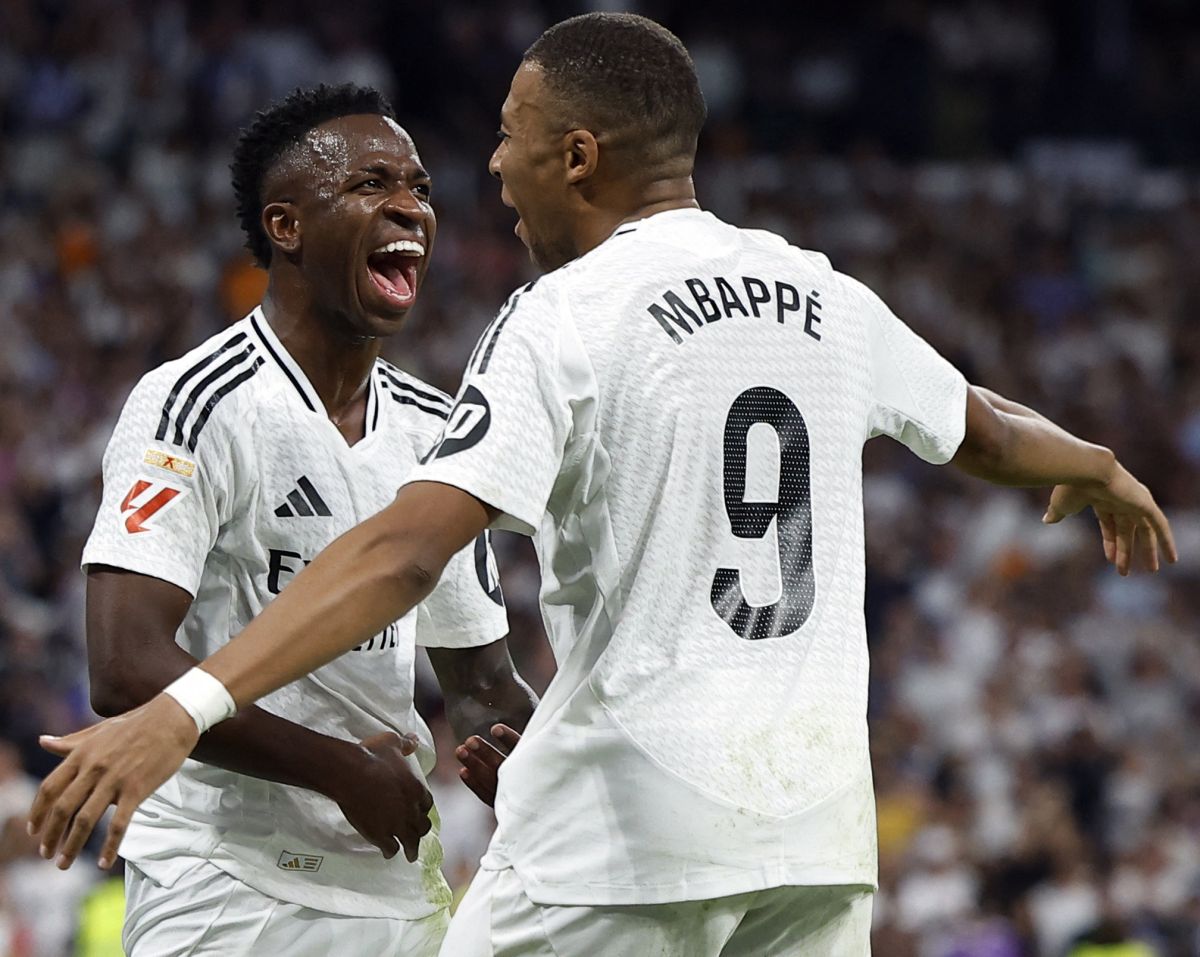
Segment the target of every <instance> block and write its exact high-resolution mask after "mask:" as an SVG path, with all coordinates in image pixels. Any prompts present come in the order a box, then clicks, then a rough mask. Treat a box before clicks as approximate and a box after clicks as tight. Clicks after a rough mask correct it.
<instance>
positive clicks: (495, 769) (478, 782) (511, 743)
mask: <svg viewBox="0 0 1200 957" xmlns="http://www.w3.org/2000/svg"><path fill="white" fill-rule="evenodd" d="M492 737H493V738H494V739H495V740H496V744H498V745H499V747H497V746H496V744H492V743H491V742H490V741H485V740H484V739H483V738H481V737H480V736H479V735H477V734H473V735H471V736H470V737H469V738H467V740H466V741H464V742H463V743H462V744H460V745H459V746H458V747H457V748H455V749H454V756H455V757H456V758H458V762H459V764H461V765H462V767H461V768H459V771H458V776H459V777H460V778H462V779H463V781H464V783H465V784H466V785H467V787H469V788H470V789H471V790H472V791H474V792H475V796H476V797H478V798H479V800H481V801H482V802H483V803H484V804H486V805H487V806H488V807H493V806H495V804H496V783H497V779H498V775H499V772H500V765H501V764H503V763H504V759H505V757H506V756H507V755H508V754H509V753H510V752H511V751H512V749H513V748H515V747H516V746H517V742H518V741H520V740H521V735H520V734H518V733H517V732H516V731H514V730H513V729H512V728H510V727H509V726H508V725H506V724H494V725H492ZM501 749H503V750H501Z"/></svg>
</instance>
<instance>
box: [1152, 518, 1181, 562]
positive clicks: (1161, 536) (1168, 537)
mask: <svg viewBox="0 0 1200 957" xmlns="http://www.w3.org/2000/svg"><path fill="white" fill-rule="evenodd" d="M1147 520H1148V521H1149V522H1150V526H1151V527H1152V528H1153V529H1154V534H1155V536H1156V537H1157V538H1158V544H1159V547H1161V548H1162V550H1163V554H1164V555H1166V556H1167V561H1169V562H1172V563H1174V562H1177V561H1179V552H1178V551H1177V550H1176V549H1175V536H1174V534H1172V532H1171V523H1170V522H1168V521H1167V516H1166V515H1164V514H1163V513H1162V509H1160V508H1159V507H1158V506H1157V505H1156V506H1155V507H1154V509H1153V510H1152V511H1151V512H1150V514H1149V516H1147Z"/></svg>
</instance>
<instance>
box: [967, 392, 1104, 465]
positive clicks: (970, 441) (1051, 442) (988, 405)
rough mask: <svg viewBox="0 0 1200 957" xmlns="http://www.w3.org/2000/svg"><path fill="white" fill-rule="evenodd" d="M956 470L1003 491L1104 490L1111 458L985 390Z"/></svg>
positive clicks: (973, 400) (971, 411)
mask: <svg viewBox="0 0 1200 957" xmlns="http://www.w3.org/2000/svg"><path fill="white" fill-rule="evenodd" d="M953 461H954V464H955V465H957V466H958V467H959V468H961V469H962V470H963V471H964V472H967V473H968V474H969V475H974V476H977V477H978V478H983V479H986V480H987V481H989V482H994V483H996V484H998V485H1019V486H1045V485H1062V484H1066V485H1080V486H1088V485H1103V484H1104V483H1106V482H1108V481H1109V479H1110V478H1111V477H1112V475H1113V471H1114V469H1115V467H1116V459H1115V457H1114V456H1113V454H1112V452H1111V451H1109V450H1108V449H1106V448H1104V447H1103V446H1099V445H1093V444H1092V443H1090V442H1085V441H1084V440H1083V439H1080V438H1078V437H1076V436H1074V435H1072V434H1071V433H1070V432H1067V431H1066V430H1065V429H1063V428H1061V427H1060V426H1058V425H1055V424H1054V423H1053V422H1051V421H1050V420H1049V419H1047V418H1045V417H1043V416H1041V415H1039V414H1038V413H1036V412H1034V411H1033V410H1031V409H1027V408H1025V407H1024V406H1022V405H1020V404H1018V403H1015V402H1011V401H1010V400H1007V399H1004V398H1003V397H1002V396H996V395H995V394H994V393H989V392H987V391H986V390H982V389H972V390H971V394H970V396H969V397H968V404H967V429H966V437H965V438H964V440H963V444H962V446H961V448H960V449H959V451H958V453H957V454H956V455H955V457H954V460H953Z"/></svg>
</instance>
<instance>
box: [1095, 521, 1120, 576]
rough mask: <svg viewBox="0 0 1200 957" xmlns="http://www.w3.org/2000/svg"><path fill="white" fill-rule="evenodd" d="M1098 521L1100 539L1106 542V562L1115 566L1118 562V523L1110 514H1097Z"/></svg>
mask: <svg viewBox="0 0 1200 957" xmlns="http://www.w3.org/2000/svg"><path fill="white" fill-rule="evenodd" d="M1096 519H1097V520H1098V521H1099V523H1100V537H1101V538H1102V539H1103V540H1104V560H1105V561H1107V562H1108V563H1109V564H1114V563H1115V562H1116V560H1117V523H1116V522H1115V521H1114V520H1113V517H1112V515H1111V514H1110V513H1108V512H1097V513H1096Z"/></svg>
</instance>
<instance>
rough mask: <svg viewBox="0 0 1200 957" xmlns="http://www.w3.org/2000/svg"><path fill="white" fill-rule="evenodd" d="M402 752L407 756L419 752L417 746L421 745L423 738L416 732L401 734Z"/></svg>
mask: <svg viewBox="0 0 1200 957" xmlns="http://www.w3.org/2000/svg"><path fill="white" fill-rule="evenodd" d="M400 742H401V744H400V753H401V754H403V755H404V756H405V757H406V758H407V757H408V756H409V755H411V754H416V753H417V748H419V747H420V746H421V739H420V738H418V737H417V736H416V735H415V734H402V735H400Z"/></svg>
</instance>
